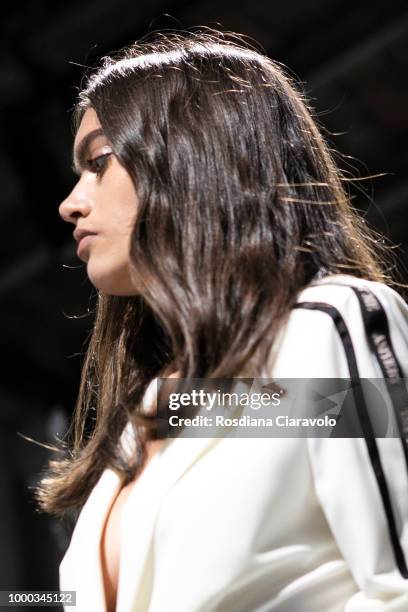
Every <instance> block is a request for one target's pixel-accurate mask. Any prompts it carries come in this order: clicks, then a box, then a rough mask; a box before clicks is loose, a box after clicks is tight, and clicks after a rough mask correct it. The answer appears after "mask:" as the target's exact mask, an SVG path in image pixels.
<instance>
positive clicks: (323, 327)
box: [292, 281, 408, 612]
mask: <svg viewBox="0 0 408 612" xmlns="http://www.w3.org/2000/svg"><path fill="white" fill-rule="evenodd" d="M361 287H364V288H365V291H366V295H368V296H369V294H370V292H371V296H372V295H374V296H375V297H376V298H377V300H378V302H377V304H378V303H379V304H380V306H381V310H382V316H383V318H384V316H385V319H386V321H387V325H388V331H389V336H388V337H389V339H390V343H391V347H392V349H393V354H394V357H395V358H396V359H397V361H398V364H399V366H400V370H399V371H400V376H401V375H402V376H404V377H407V376H408V306H407V304H405V302H404V301H403V300H402V298H401V297H400V296H399V295H398V294H397V293H396V292H395V291H393V290H392V289H390V288H389V287H386V286H385V285H382V284H380V283H374V282H372V281H364V282H362V281H360V288H361ZM369 297H370V296H369ZM299 302H303V307H301V309H302V314H301V315H300V314H299V315H298V316H299V317H301V318H302V321H303V328H305V326H309V328H308V331H307V333H308V334H311V333H313V332H314V333H315V338H316V340H315V344H314V348H313V352H316V351H319V354H320V357H319V359H315V361H314V362H313V361H312V365H311V366H310V365H309V364H308V365H307V376H313V377H316V378H319V377H327V376H329V377H330V376H331V377H334V378H350V377H351V374H350V364H351V363H352V361H353V359H354V365H355V367H356V368H357V369H358V374H359V376H360V377H361V378H379V377H382V376H383V372H382V370H381V367H380V366H379V361H378V358H377V356H376V354H375V352H374V351H373V349H372V345H371V344H370V341H369V337H370V334H371V332H372V330H371V329H370V328H369V326H368V325H367V321H366V320H365V318H364V316H363V311H362V308H361V304H360V301H359V299H358V296H357V294H356V292H355V291H353V289H352V288H350V287H344V286H333V285H332V286H331V287H329V286H323V285H322V286H319V287H311V288H308V289H307V290H306V291H304V292H302V297H301V299H300V300H299ZM305 302H307V303H308V304H309V306H306V305H305ZM317 304H320V307H318V306H317ZM324 305H326V306H327V307H328V308H324V307H323V306H324ZM299 320H300V319H299ZM308 321H309V322H308ZM292 346H293V344H292ZM350 351H351V352H353V353H354V355H350ZM300 352H301V353H302V351H300ZM297 358H298V359H299V357H297ZM297 375H298V374H297V373H296V374H295V376H297ZM299 376H300V374H299ZM407 407H408V405H407ZM307 445H308V454H309V459H310V466H311V470H312V474H313V478H314V483H315V489H316V493H317V496H318V499H319V502H320V504H321V507H322V509H323V512H324V514H325V516H326V518H327V521H328V524H329V526H330V528H331V531H332V533H333V537H334V539H335V540H336V543H337V545H338V547H339V549H340V551H341V553H342V555H343V557H344V560H345V561H346V563H347V565H348V567H349V570H350V572H351V574H352V576H353V578H354V580H355V582H356V584H357V585H358V588H359V592H357V593H356V594H354V595H353V596H352V597H351V598H350V599H349V600H348V602H347V604H346V606H345V608H344V611H345V612H375V611H377V610H378V611H381V612H407V611H408V464H407V456H406V454H405V452H404V444H403V441H402V439H401V438H397V437H394V438H372V439H371V441H367V440H366V439H365V438H343V439H341V438H337V439H334V438H332V439H330V438H309V439H308V440H307Z"/></svg>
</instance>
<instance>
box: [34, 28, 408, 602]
mask: <svg viewBox="0 0 408 612" xmlns="http://www.w3.org/2000/svg"><path fill="white" fill-rule="evenodd" d="M74 116H75V132H76V133H75V142H74V169H75V171H76V172H77V174H78V182H77V183H76V185H75V187H74V188H73V190H72V192H71V193H70V194H69V195H68V196H67V198H66V199H65V200H64V201H63V202H62V203H61V205H60V209H59V211H60V214H61V216H62V218H63V219H64V220H65V221H66V222H68V223H71V224H72V225H73V226H74V227H75V230H74V238H75V239H76V240H77V241H78V251H77V253H78V256H79V258H80V259H81V260H82V261H83V262H85V263H86V267H87V273H88V276H89V278H90V280H91V282H92V283H93V285H94V286H95V287H96V288H97V290H98V303H97V311H96V319H95V325H94V328H93V333H92V337H91V339H90V343H89V347H88V351H87V356H86V360H85V363H84V366H83V374H82V381H81V385H80V390H79V397H78V403H77V407H76V417H75V436H74V443H73V448H72V449H71V452H70V455H69V456H67V455H64V456H63V458H61V459H60V460H59V461H57V460H56V461H54V462H52V463H51V466H50V473H49V474H48V475H47V477H46V478H44V480H43V481H42V485H41V488H40V489H39V492H38V496H39V500H40V503H41V506H42V508H43V509H44V510H46V511H48V512H51V513H54V514H58V515H63V514H64V513H65V512H67V511H69V510H71V511H72V510H80V514H79V518H78V521H77V523H76V527H75V530H74V533H73V536H72V540H71V544H70V547H69V549H68V551H67V553H66V555H65V557H64V559H63V562H62V564H61V568H60V577H61V588H62V589H65V590H74V591H76V593H77V607H76V609H77V610H80V611H84V612H85V610H86V611H88V610H98V611H99V610H107V611H109V612H110V611H113V610H115V609H116V610H118V611H119V612H125V611H129V612H130V611H137V612H142V611H145V610H146V611H147V610H148V611H149V612H193V611H198V610H200V611H210V610H211V611H212V610H214V611H215V610H217V611H226V610H228V611H229V610H231V611H234V612H239V611H241V612H248V611H255V610H256V611H258V612H260V611H270V610H277V611H280V612H294V611H298V610H305V611H310V612H312V611H313V612H317V611H319V612H320V611H322V612H323V611H324V612H335V611H336V612H339V611H340V610H346V611H347V612H357V611H358V612H362V611H363V610H364V611H368V610H393V611H396V610H401V611H402V610H407V609H408V572H407V570H406V562H407V558H408V478H407V465H406V463H405V455H404V452H405V450H404V449H405V441H404V440H403V439H402V438H401V439H400V438H397V437H396V438H393V439H382V440H380V439H377V440H376V439H375V438H374V439H373V438H372V437H371V438H370V435H369V434H370V431H369V430H368V431H367V427H369V423H368V424H367V423H366V429H365V430H364V434H366V433H368V435H367V439H365V438H363V437H360V438H355V439H353V438H342V439H336V440H334V439H324V438H309V439H307V438H306V437H295V438H289V437H288V438H279V439H278V438H273V437H270V438H267V437H265V438H243V437H238V436H235V437H234V436H233V435H232V436H231V435H230V436H224V437H209V438H208V437H202V438H188V437H183V436H182V435H181V436H180V435H179V436H178V437H167V438H166V437H163V436H162V437H160V435H159V434H158V430H157V428H156V427H155V419H154V410H152V407H154V405H155V397H156V396H155V381H156V379H157V378H158V377H174V378H183V379H191V378H239V377H242V376H255V377H259V376H266V377H270V378H275V377H276V378H285V377H286V378H303V379H308V378H326V377H327V378H348V377H365V378H370V377H372V378H375V377H384V378H387V379H388V378H389V379H390V381H391V382H395V380H396V379H395V376H397V378H399V379H400V378H401V377H402V376H406V375H407V370H408V359H407V357H408V307H407V305H406V304H405V302H404V301H403V300H402V298H401V297H400V296H399V294H398V293H397V292H396V291H395V290H394V289H393V288H391V287H390V286H388V285H389V284H390V283H391V280H390V278H389V277H388V276H387V274H386V271H384V270H383V268H382V264H381V260H382V259H383V258H384V253H383V250H380V244H379V240H378V239H377V236H376V235H375V234H374V233H373V232H372V231H369V230H368V229H367V228H366V227H365V225H364V222H363V221H362V220H361V219H360V217H359V216H358V215H357V213H356V212H355V211H354V210H353V208H352V207H351V205H350V199H349V197H348V195H347V193H346V191H345V189H344V188H343V185H342V181H343V180H345V179H343V177H342V176H341V173H340V171H339V170H338V169H337V168H336V166H335V164H334V162H333V159H332V157H331V154H330V151H329V148H328V146H327V144H326V143H325V141H324V139H323V137H322V135H321V134H320V132H319V129H318V127H317V125H316V120H315V119H313V118H312V112H311V109H310V107H309V105H308V103H307V101H306V100H305V97H304V96H303V95H302V93H301V92H300V91H299V90H298V88H297V86H296V85H295V83H294V82H293V81H292V79H291V78H290V77H289V76H288V75H287V74H285V72H284V71H283V70H282V68H281V67H280V66H279V65H278V64H277V63H276V62H273V61H272V60H270V59H268V58H267V57H265V56H264V55H263V54H262V53H260V52H259V51H257V50H256V49H253V48H251V47H249V46H248V45H246V44H244V43H243V41H242V40H241V39H240V37H239V36H237V35H233V34H231V33H229V34H225V33H224V34H222V33H218V32H216V31H214V30H209V29H204V28H202V29H198V30H196V31H195V32H194V33H190V34H189V35H181V34H166V35H164V34H157V35H156V36H155V37H154V38H153V39H152V40H150V41H145V42H143V43H139V44H137V43H135V44H133V45H131V46H129V47H127V48H125V49H123V50H122V51H121V52H119V53H117V54H116V55H115V56H113V55H112V56H110V57H106V58H104V59H103V61H102V64H101V66H100V67H98V68H97V69H96V70H94V71H92V72H91V73H90V74H89V75H88V78H87V80H86V83H85V85H84V87H83V88H82V90H81V92H80V94H79V98H78V102H77V105H76V108H75V115H74ZM374 315H375V316H374ZM381 339H383V341H384V342H385V344H383V345H381V343H380V341H381ZM376 343H377V344H376ZM387 351H388V352H387ZM392 366H393V367H394V369H393V371H391V370H390V368H391V367H392ZM387 368H388V370H387ZM392 376H394V378H392ZM390 384H391V383H390ZM390 393H391V392H390ZM390 397H391V395H390ZM358 409H359V411H362V410H363V403H360V404H359V407H358ZM67 609H69V610H71V609H73V608H72V607H69V608H68V607H67Z"/></svg>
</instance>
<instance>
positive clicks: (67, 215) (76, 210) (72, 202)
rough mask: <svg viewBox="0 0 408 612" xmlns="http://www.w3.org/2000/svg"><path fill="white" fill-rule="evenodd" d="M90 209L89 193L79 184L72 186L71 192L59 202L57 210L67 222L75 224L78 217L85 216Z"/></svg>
mask: <svg viewBox="0 0 408 612" xmlns="http://www.w3.org/2000/svg"><path fill="white" fill-rule="evenodd" d="M91 210H92V200H91V198H90V197H89V194H88V193H87V192H86V191H85V190H84V189H83V187H81V186H80V183H77V185H76V186H75V187H74V189H73V190H72V191H71V193H70V194H69V195H68V196H67V197H66V198H65V200H63V202H61V204H60V205H59V207H58V212H59V214H60V216H61V217H62V219H63V220H64V221H66V222H67V223H73V224H74V225H76V223H77V218H78V217H87V216H88V215H89V213H90V212H91Z"/></svg>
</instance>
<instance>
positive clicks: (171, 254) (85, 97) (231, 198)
mask: <svg viewBox="0 0 408 612" xmlns="http://www.w3.org/2000/svg"><path fill="white" fill-rule="evenodd" d="M90 107H92V108H93V109H94V110H95V111H96V113H97V116H98V118H99V121H100V123H101V125H102V128H103V130H104V133H105V134H106V136H107V138H108V140H109V141H110V143H111V145H112V148H113V151H114V154H115V155H116V157H117V158H118V160H119V162H120V163H121V164H122V165H123V166H124V167H125V168H126V170H127V172H128V173H129V175H130V177H131V178H132V181H133V184H134V188H135V190H136V194H137V197H138V210H137V219H136V222H135V225H134V229H133V234H132V244H131V253H130V256H131V261H132V264H133V268H134V274H135V279H137V280H138V282H137V286H140V287H142V289H141V292H140V294H139V295H136V296H132V297H123V296H112V295H106V294H103V293H101V292H98V298H97V305H96V315H95V323H94V327H93V333H92V336H91V338H90V341H89V344H88V348H87V352H86V357H85V360H84V363H83V369H82V378H81V383H80V389H79V395H78V400H77V405H76V409H75V417H74V420H73V425H72V432H71V433H72V438H73V439H72V440H71V441H70V442H69V447H68V448H69V450H68V452H67V449H66V448H65V445H63V446H62V448H60V449H59V451H58V452H59V453H60V454H61V455H60V457H59V458H57V459H55V460H53V461H51V462H50V466H49V470H48V472H47V474H46V475H45V476H44V478H43V480H42V482H41V483H40V486H39V488H38V490H37V498H38V500H39V505H40V508H42V509H43V510H45V511H47V512H50V513H54V514H60V515H62V514H64V512H65V511H66V510H68V509H71V510H72V509H74V510H75V509H76V510H77V509H79V508H80V507H81V506H82V505H83V503H84V501H85V500H86V498H87V496H88V495H89V493H90V491H91V489H92V487H93V486H94V485H95V484H96V482H97V480H98V478H99V476H100V475H101V473H102V471H103V470H104V468H106V467H107V466H110V467H111V468H113V469H114V470H116V471H117V472H118V473H120V474H121V475H123V478H124V483H126V482H129V481H130V480H131V479H132V478H133V477H134V476H135V475H137V473H138V472H139V471H140V469H141V468H142V466H143V463H144V461H145V456H146V440H148V439H151V438H153V437H154V436H155V435H156V434H155V430H154V428H153V427H151V426H148V425H149V423H148V417H145V416H143V415H142V414H141V399H142V396H143V394H144V392H145V390H146V387H147V385H148V384H149V382H150V381H151V380H152V379H153V378H155V377H156V376H159V375H160V373H162V372H163V371H164V370H165V369H166V368H168V367H169V366H172V367H173V366H174V367H175V368H176V369H177V371H178V372H179V374H180V376H181V377H183V378H190V377H191V378H203V377H210V378H211V377H212V378H217V377H218V378H233V377H237V376H239V374H240V373H241V372H243V371H245V372H246V373H247V374H248V373H252V375H254V376H256V375H257V373H259V371H260V368H261V366H262V365H263V364H265V363H266V362H267V359H268V356H269V355H270V351H271V348H272V345H273V343H274V339H275V337H276V335H277V332H278V331H279V330H280V328H281V326H282V325H283V324H284V323H285V321H286V319H287V317H288V315H289V313H290V311H291V308H292V306H293V304H294V302H295V301H296V297H297V294H298V293H299V291H300V290H301V289H302V288H303V287H305V286H306V285H307V284H308V283H310V282H311V280H312V279H313V278H315V277H316V276H318V275H319V274H320V275H321V274H325V273H344V274H352V275H354V276H358V277H364V278H367V279H372V280H376V281H380V282H385V281H387V282H389V281H390V277H389V276H388V275H387V273H386V272H385V271H384V270H383V269H382V268H383V266H382V265H381V264H380V261H381V259H383V256H384V253H383V249H382V248H381V245H380V240H379V236H378V234H377V233H375V232H374V231H373V230H369V229H368V228H367V227H366V226H365V223H364V221H363V220H362V218H361V217H360V215H359V214H358V213H357V212H356V210H355V209H354V208H353V207H352V206H351V202H350V196H349V195H348V190H347V189H345V188H344V187H343V180H344V179H345V177H344V176H343V174H342V172H341V171H340V170H339V169H338V168H337V167H336V164H335V163H334V161H333V157H332V154H331V152H330V148H329V146H328V144H327V143H326V141H325V138H324V137H323V135H322V129H321V128H320V127H319V124H318V121H317V119H316V118H315V117H314V113H313V110H312V108H311V105H310V103H309V102H308V101H307V99H306V96H305V94H304V93H303V91H302V88H301V87H300V86H299V85H298V84H297V83H296V81H295V79H293V78H292V77H291V76H290V75H289V74H288V72H287V71H286V70H284V69H283V68H282V66H281V65H280V64H279V63H277V62H275V61H273V60H271V59H269V58H268V57H266V56H265V54H264V53H263V52H261V51H260V50H258V49H256V48H255V47H254V45H253V44H249V43H247V42H245V40H244V39H243V37H241V36H239V35H237V34H234V33H231V32H224V33H222V32H218V31H215V30H213V29H209V28H204V27H203V28H197V29H193V30H191V31H190V32H183V33H174V32H168V33H155V34H154V36H153V37H150V38H149V39H145V40H143V41H142V42H137V43H134V44H132V45H130V46H127V47H126V48H124V49H121V50H120V51H119V52H117V53H115V54H111V55H109V56H105V57H103V58H102V60H101V61H100V63H99V64H98V66H97V67H96V68H94V69H92V70H91V71H90V73H86V79H85V84H84V85H83V87H82V89H81V90H80V93H79V96H78V100H77V102H76V106H75V110H74V115H73V117H74V125H75V129H77V128H78V126H79V124H80V121H81V118H82V116H83V114H84V112H85V110H86V109H88V108H90ZM380 256H381V259H380ZM129 420H130V421H132V423H133V424H134V430H135V436H136V439H137V442H138V443H137V452H136V453H135V456H133V457H131V458H130V459H129V458H127V457H124V456H123V454H122V452H121V450H120V448H119V445H118V440H119V436H120V434H121V432H122V431H123V428H124V426H125V424H126V423H127V422H128V421H129Z"/></svg>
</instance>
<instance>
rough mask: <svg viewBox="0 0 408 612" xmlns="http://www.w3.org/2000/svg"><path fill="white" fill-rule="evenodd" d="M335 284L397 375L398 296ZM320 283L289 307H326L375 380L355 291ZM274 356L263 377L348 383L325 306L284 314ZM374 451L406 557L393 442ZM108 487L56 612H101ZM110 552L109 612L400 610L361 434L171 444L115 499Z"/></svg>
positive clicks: (407, 517) (77, 539)
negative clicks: (376, 321) (389, 355)
mask: <svg viewBox="0 0 408 612" xmlns="http://www.w3.org/2000/svg"><path fill="white" fill-rule="evenodd" d="M332 278H333V280H336V282H339V283H344V284H346V283H349V282H353V283H354V284H355V285H356V286H360V287H367V288H369V289H371V290H372V291H373V292H374V293H375V295H376V296H377V297H378V299H379V300H380V302H381V304H382V305H383V307H384V308H385V310H386V313H387V315H388V320H389V325H390V332H391V340H392V342H393V345H394V349H395V351H396V353H397V356H398V358H399V360H400V363H401V365H402V367H403V369H404V376H408V306H407V305H406V304H405V302H404V301H403V300H402V298H401V297H400V296H399V295H398V294H397V293H396V292H395V291H394V290H393V289H390V288H389V287H387V286H385V285H383V284H381V283H375V282H373V281H367V280H361V279H355V278H353V277H349V276H346V275H335V276H333V277H332ZM327 280H329V279H328V277H326V278H323V279H320V280H319V281H316V282H315V283H314V285H313V286H310V287H308V288H306V289H305V290H303V291H302V292H301V294H300V295H299V298H298V301H317V302H325V303H329V304H332V305H333V306H335V307H336V308H337V309H338V310H339V312H340V313H341V314H342V316H343V318H344V320H345V322H346V324H347V327H348V329H349V331H350V334H351V337H352V340H353V344H354V348H355V351H356V357H357V363H358V367H359V370H360V375H361V376H362V377H367V378H370V377H371V378H374V377H380V376H381V371H380V369H379V366H378V364H377V362H376V360H375V357H374V356H373V354H372V353H371V351H370V348H369V345H368V342H367V337H366V334H365V331H364V327H363V322H362V317H361V311H360V307H359V303H358V300H357V297H356V295H355V294H354V292H353V291H352V290H351V289H349V288H347V287H343V286H321V285H322V283H324V282H326V281H327ZM275 355H276V360H275V361H273V359H272V357H273V355H271V364H273V365H269V364H265V371H264V372H263V373H262V374H260V375H263V376H267V377H277V378H308V377H313V378H325V377H335V378H341V377H344V378H348V377H349V371H348V367H347V361H346V356H345V352H344V349H343V345H342V343H341V340H340V338H339V336H338V333H337V331H336V329H335V326H334V323H333V321H332V320H331V318H330V317H329V316H328V315H327V314H325V313H323V312H319V311H314V310H313V311H311V310H304V309H296V310H293V312H292V313H291V315H290V318H289V320H288V323H287V325H286V326H285V328H284V329H283V330H282V333H281V335H280V339H279V343H278V347H277V351H276V353H275ZM153 391H154V382H153V383H152V385H151V386H150V388H149V390H148V392H149V393H150V394H151V393H152V392H153ZM126 435H128V434H124V438H123V442H124V443H126V444H128V443H129V439H127V441H126V440H125V436H126ZM378 446H379V449H380V455H381V460H382V463H383V467H384V471H385V473H386V477H387V484H388V486H389V490H390V493H391V497H392V503H393V508H394V513H395V516H396V522H397V527H398V532H399V539H400V543H401V546H402V549H403V552H404V555H405V558H406V559H407V560H408V478H407V468H406V465H405V463H404V458H403V454H402V449H401V443H400V441H399V440H398V439H396V438H395V439H378ZM127 448H128V449H129V451H131V441H130V444H128V446H127ZM118 487H119V478H118V476H117V475H116V474H115V473H114V472H113V471H112V470H110V469H107V470H105V472H104V473H103V475H102V477H101V478H100V480H99V482H98V483H97V485H96V487H95V488H94V490H93V491H92V493H91V495H90V497H89V498H88V501H87V502H86V504H85V506H84V507H83V509H82V512H81V514H80V516H79V519H78V522H77V524H76V527H75V530H74V533H73V536H72V540H71V544H70V546H69V548H68V550H67V552H66V554H65V557H64V559H63V561H62V563H61V566H60V588H61V589H62V590H74V591H76V593H77V605H76V607H75V608H73V607H71V606H70V607H66V610H67V611H70V610H77V611H78V612H89V611H90V610H92V611H93V610H96V611H98V612H99V611H100V612H103V611H104V610H105V603H104V594H103V583H102V574H101V566H100V560H99V543H100V538H101V529H102V526H103V523H104V520H105V518H106V515H107V512H108V510H109V507H110V504H111V503H112V500H113V499H114V497H115V495H116V493H117V491H118ZM120 554H121V560H120V581H119V589H118V601H117V612H210V611H211V612H227V611H231V612H272V611H273V612H275V611H276V612H375V611H381V612H407V611H408V580H407V579H404V578H402V576H401V575H400V573H399V571H398V569H397V567H396V563H395V560H394V556H393V550H392V546H391V543H390V538H389V532H388V527H387V519H386V515H385V512H384V510H383V505H382V501H381V497H380V493H379V490H378V485H377V482H376V479H375V475H374V472H373V469H372V466H371V464H370V460H369V457H368V452H367V448H366V445H365V441H364V440H363V439H349V438H347V439H324V438H313V439H312V438H309V439H306V438H233V437H229V438H177V439H171V440H168V441H167V442H166V444H165V446H164V447H163V449H162V450H161V451H160V452H159V453H158V454H157V455H155V456H154V457H153V459H152V461H151V462H150V463H149V464H148V465H147V467H146V469H145V470H144V471H143V472H142V474H141V476H140V478H139V480H138V481H137V483H136V486H135V487H134V489H133V490H132V492H131V494H130V496H129V497H128V499H127V501H126V505H125V507H124V511H123V515H122V518H121V552H120Z"/></svg>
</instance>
